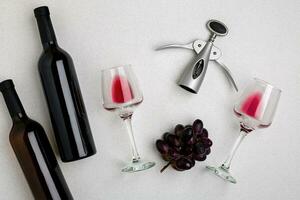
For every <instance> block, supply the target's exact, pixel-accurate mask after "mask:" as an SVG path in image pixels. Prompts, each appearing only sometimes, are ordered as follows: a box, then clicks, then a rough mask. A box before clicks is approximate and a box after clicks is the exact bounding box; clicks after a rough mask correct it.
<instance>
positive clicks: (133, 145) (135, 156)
mask: <svg viewBox="0 0 300 200" xmlns="http://www.w3.org/2000/svg"><path fill="white" fill-rule="evenodd" d="M131 116H132V115H130V116H127V117H126V118H122V119H123V121H124V123H125V125H126V128H127V132H128V135H129V140H130V145H131V151H132V162H138V161H139V160H140V159H141V158H140V155H139V153H138V150H137V147H136V143H135V139H134V136H133V131H132V124H131Z"/></svg>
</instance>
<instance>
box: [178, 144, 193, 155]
mask: <svg viewBox="0 0 300 200" xmlns="http://www.w3.org/2000/svg"><path fill="white" fill-rule="evenodd" d="M192 152H193V147H191V146H185V147H183V148H182V150H181V151H180V153H181V154H183V155H185V156H188V155H190V154H191V153H192Z"/></svg>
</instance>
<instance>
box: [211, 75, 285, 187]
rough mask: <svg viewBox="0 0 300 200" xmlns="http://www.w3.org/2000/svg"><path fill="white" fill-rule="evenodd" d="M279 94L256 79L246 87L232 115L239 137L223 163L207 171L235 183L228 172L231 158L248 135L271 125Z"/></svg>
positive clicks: (275, 89) (276, 89) (279, 92)
mask: <svg viewBox="0 0 300 200" xmlns="http://www.w3.org/2000/svg"><path fill="white" fill-rule="evenodd" d="M280 94H281V90H280V89H278V88H276V87H274V86H272V85H271V84H269V83H267V82H265V81H263V80H260V79H257V78H255V79H254V80H253V81H252V83H251V84H250V85H249V86H248V87H246V89H245V90H244V91H243V92H242V93H241V95H240V97H239V99H238V100H237V103H236V104H235V106H234V113H235V114H236V116H237V117H238V118H239V120H240V127H241V128H240V135H239V137H238V138H237V140H236V142H235V143H234V145H233V147H232V149H231V152H230V153H229V155H228V157H227V158H226V160H225V162H224V163H223V164H222V165H221V166H219V167H212V166H206V168H207V169H209V170H211V171H212V172H214V173H215V174H216V175H218V176H219V177H221V178H223V179H224V180H226V181H229V182H231V183H236V179H235V178H234V177H233V176H232V175H231V174H230V172H229V168H230V164H231V161H232V158H233V156H234V155H235V153H236V150H237V149H238V147H239V145H240V144H241V142H242V140H243V139H244V138H245V136H246V135H248V133H250V132H251V131H253V130H255V129H257V128H264V127H268V126H270V125H271V123H272V121H273V117H274V114H275V111H276V107H277V104H278V101H279V98H280Z"/></svg>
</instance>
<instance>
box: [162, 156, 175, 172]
mask: <svg viewBox="0 0 300 200" xmlns="http://www.w3.org/2000/svg"><path fill="white" fill-rule="evenodd" d="M174 160H175V159H174V158H173V159H172V160H170V161H169V162H168V163H167V164H166V165H165V166H164V167H163V168H162V169H161V170H160V173H163V171H165V169H167V168H168V167H169V166H170V164H171V163H172V162H173V161H174Z"/></svg>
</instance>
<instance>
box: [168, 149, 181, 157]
mask: <svg viewBox="0 0 300 200" xmlns="http://www.w3.org/2000/svg"><path fill="white" fill-rule="evenodd" d="M168 155H169V156H170V157H171V158H172V159H177V158H179V157H180V153H179V152H178V151H176V150H175V149H169V152H168Z"/></svg>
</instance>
